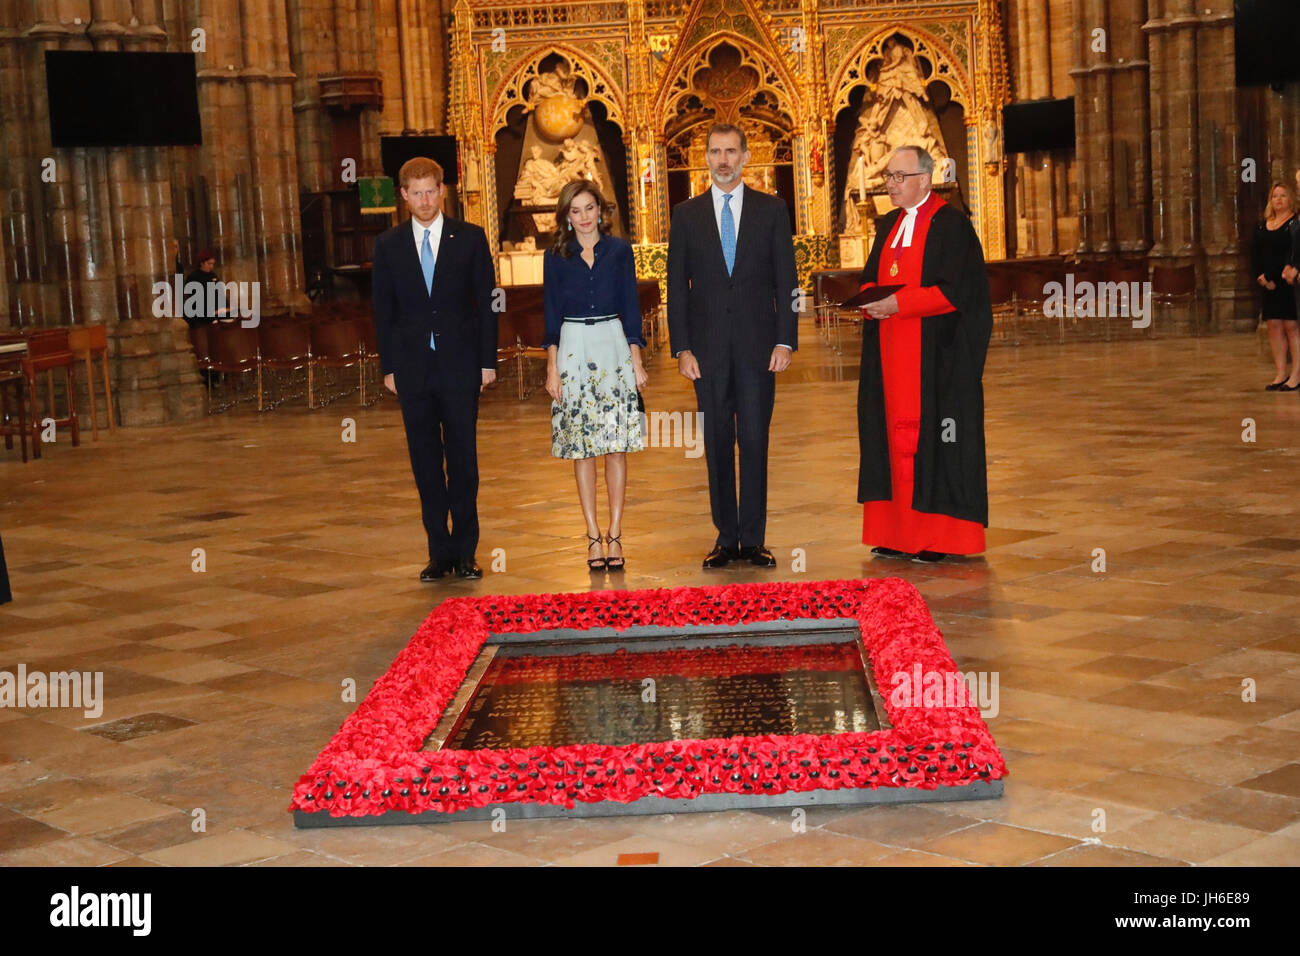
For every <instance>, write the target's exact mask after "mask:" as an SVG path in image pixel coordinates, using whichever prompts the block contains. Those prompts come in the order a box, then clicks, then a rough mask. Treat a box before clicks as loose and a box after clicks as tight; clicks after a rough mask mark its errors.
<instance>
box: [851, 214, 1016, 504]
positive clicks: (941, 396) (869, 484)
mask: <svg viewBox="0 0 1300 956" xmlns="http://www.w3.org/2000/svg"><path fill="white" fill-rule="evenodd" d="M900 215H902V210H901V209H895V210H894V211H893V212H891V213H889V214H888V215H886V216H885V217H884V218H883V219H881V220H879V221H878V222H877V223H876V239H875V243H874V244H873V245H872V247H871V255H870V257H869V258H868V259H867V264H866V266H865V267H864V269H863V271H862V282H864V283H866V282H873V283H874V282H876V278H877V276H878V274H879V269H880V255H881V249H882V247H883V246H884V244H885V240H886V239H887V237H888V236H889V233H890V231H891V230H892V229H893V227H894V223H895V222H896V221H897V220H898V217H899V216H900ZM921 284H922V285H923V286H938V287H939V289H940V290H941V291H942V292H943V294H944V296H945V297H946V298H947V299H948V301H949V302H950V303H952V305H953V307H954V308H955V309H956V311H955V312H950V313H948V314H947V315H934V316H926V317H925V318H922V319H921V320H920V321H921V430H920V436H919V438H918V440H917V447H916V458H915V462H914V482H915V485H914V490H913V494H912V507H913V508H914V509H915V510H917V511H925V512H929V513H932V514H944V515H950V516H951V517H954V518H961V519H964V520H966V521H978V522H979V523H980V524H982V525H984V526H986V527H987V526H988V513H989V505H988V481H987V466H986V462H985V452H984V387H983V384H982V379H983V377H984V357H985V354H986V353H987V351H988V345H989V337H990V336H991V335H992V332H993V307H992V304H991V302H990V299H989V283H988V275H987V273H986V272H985V267H984V251H983V249H982V248H981V246H980V241H979V237H978V236H977V235H976V234H975V229H974V228H973V227H972V226H971V223H970V220H969V219H967V218H966V216H965V215H963V214H962V213H960V212H958V211H957V210H956V209H954V208H953V207H952V206H950V205H944V206H941V207H940V208H939V209H938V210H937V211H936V212H935V214H934V218H933V219H932V220H931V221H930V231H929V234H928V235H927V237H926V242H925V252H924V255H923V258H922V266H921ZM947 419H952V423H953V427H951V428H946V420H947ZM945 430H947V431H948V432H949V434H954V433H955V438H956V440H955V441H947V442H945V441H944V440H943V439H944V437H945ZM858 439H859V447H860V449H861V451H860V458H859V469H858V501H859V503H861V502H866V501H888V500H889V499H890V498H891V497H892V493H891V489H890V477H889V437H888V431H887V429H886V426H885V393H884V383H883V380H882V375H881V370H880V327H879V325H878V324H877V323H875V322H863V323H862V367H861V373H860V375H859V377H858Z"/></svg>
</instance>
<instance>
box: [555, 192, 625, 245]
mask: <svg viewBox="0 0 1300 956" xmlns="http://www.w3.org/2000/svg"><path fill="white" fill-rule="evenodd" d="M583 193H590V194H591V198H592V199H594V200H596V208H597V209H599V210H600V218H599V219H597V220H596V228H597V229H598V230H599V231H600V234H601V235H602V236H608V235H609V230H610V225H611V224H612V222H613V217H614V206H613V204H612V203H607V202H605V197H604V196H602V195H601V194H600V188H599V187H598V186H597V185H596V184H595V183H593V182H592V181H591V180H589V179H575V180H573V181H572V182H570V183H566V184H565V186H564V188H563V189H561V190H560V198H559V201H558V202H556V204H555V241H554V242H552V243H551V251H552V252H553V253H555V254H556V255H557V256H563V257H564V258H566V259H567V258H568V256H569V240H570V239H572V238H573V231H572V229H571V228H570V227H569V224H568V223H569V207H570V206H572V205H573V201H574V200H575V199H577V198H578V197H579V196H581V195H582V194H583Z"/></svg>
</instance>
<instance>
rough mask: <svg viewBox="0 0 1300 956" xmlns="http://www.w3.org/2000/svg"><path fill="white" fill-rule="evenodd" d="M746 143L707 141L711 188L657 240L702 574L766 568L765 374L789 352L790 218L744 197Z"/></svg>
mask: <svg viewBox="0 0 1300 956" xmlns="http://www.w3.org/2000/svg"><path fill="white" fill-rule="evenodd" d="M745 139H746V137H745V132H744V130H742V129H740V128H739V127H737V126H732V125H729V124H717V125H715V126H714V127H713V128H712V129H710V130H709V135H708V139H707V141H706V142H707V148H706V150H705V160H706V161H707V162H708V165H709V175H710V176H711V177H712V179H713V185H712V186H711V187H710V189H709V190H708V191H707V192H703V193H701V194H700V195H698V196H696V197H695V198H693V199H688V200H686V201H685V202H683V203H680V204H679V205H678V206H677V207H676V208H675V209H674V210H673V219H672V228H671V230H670V232H669V236H668V335H669V338H670V339H671V341H672V351H673V355H674V356H675V357H676V359H677V369H678V371H679V372H680V373H681V374H682V375H683V376H685V377H686V378H688V379H690V380H691V381H692V382H694V383H695V395H696V398H697V400H698V402H699V407H700V414H701V415H702V416H703V430H704V459H705V462H706V463H707V465H708V469H709V503H710V505H711V507H712V511H713V524H714V526H715V527H716V528H717V529H718V536H717V539H716V540H715V542H714V547H713V550H712V551H710V552H709V553H708V555H707V556H705V558H704V567H705V568H706V569H710V568H723V567H726V566H727V565H728V564H729V563H731V562H732V561H737V560H741V561H748V562H749V563H750V564H752V565H755V566H756V567H760V568H771V567H775V566H776V559H775V558H773V557H772V552H770V551H768V549H767V546H766V545H765V544H764V541H763V538H764V535H765V533H766V529H767V434H768V426H769V425H770V424H771V421H772V407H773V403H774V401H775V398H776V373H778V372H784V371H785V370H786V369H787V368H789V367H790V357H791V353H792V352H794V350H795V349H796V348H798V346H799V340H798V334H799V314H798V312H797V311H796V310H797V308H798V303H799V301H800V300H801V298H802V296H801V295H800V294H799V290H798V289H797V286H798V282H799V280H798V278H797V273H796V271H795V264H794V241H793V239H792V237H791V234H790V216H789V213H788V212H787V210H786V204H785V201H784V200H782V199H781V198H780V197H778V196H771V195H768V194H767V193H762V192H759V191H758V190H756V189H747V188H745V185H744V183H743V182H742V181H741V175H740V174H741V171H742V170H743V169H744V166H745V163H746V162H748V161H749V149H748V147H747V144H746V142H745ZM737 446H739V448H740V498H739V503H737V498H736V448H737Z"/></svg>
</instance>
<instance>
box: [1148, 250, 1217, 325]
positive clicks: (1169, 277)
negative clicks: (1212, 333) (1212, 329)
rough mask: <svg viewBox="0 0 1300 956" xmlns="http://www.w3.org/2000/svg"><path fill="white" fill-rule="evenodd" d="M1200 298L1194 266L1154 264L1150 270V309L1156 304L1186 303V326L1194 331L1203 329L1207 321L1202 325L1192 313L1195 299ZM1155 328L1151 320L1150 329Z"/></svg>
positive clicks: (1169, 305)
mask: <svg viewBox="0 0 1300 956" xmlns="http://www.w3.org/2000/svg"><path fill="white" fill-rule="evenodd" d="M1199 298H1200V295H1199V289H1198V288H1197V284H1196V266H1195V265H1192V264H1188V265H1185V266H1156V267H1155V268H1153V269H1152V270H1151V302H1152V309H1153V310H1154V307H1155V306H1156V305H1163V306H1167V307H1173V306H1179V305H1186V306H1187V308H1188V312H1187V326H1188V329H1189V331H1191V332H1193V333H1196V332H1200V331H1204V329H1205V326H1206V325H1208V324H1209V323H1208V316H1207V322H1206V323H1204V325H1203V324H1202V323H1201V322H1200V321H1199V319H1198V318H1197V316H1196V315H1195V314H1194V309H1195V306H1196V302H1197V300H1198V299H1199ZM1154 328H1155V323H1154V321H1153V322H1152V330H1154Z"/></svg>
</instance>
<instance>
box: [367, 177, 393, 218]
mask: <svg viewBox="0 0 1300 956" xmlns="http://www.w3.org/2000/svg"><path fill="white" fill-rule="evenodd" d="M357 189H358V190H359V193H360V196H361V213H362V215H370V214H371V213H377V212H396V211H397V194H396V193H395V192H393V181H392V180H391V179H389V178H388V177H387V176H365V177H362V178H360V179H358V180H357Z"/></svg>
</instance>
